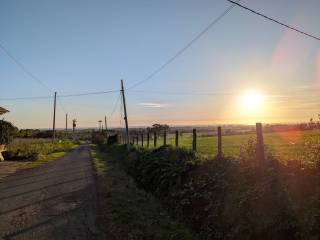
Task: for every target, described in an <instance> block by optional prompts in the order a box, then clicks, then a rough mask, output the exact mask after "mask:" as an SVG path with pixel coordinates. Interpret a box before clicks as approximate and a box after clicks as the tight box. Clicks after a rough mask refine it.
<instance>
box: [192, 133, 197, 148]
mask: <svg viewBox="0 0 320 240" xmlns="http://www.w3.org/2000/svg"><path fill="white" fill-rule="evenodd" d="M192 150H193V151H197V130H196V129H195V128H194V129H193V130H192Z"/></svg>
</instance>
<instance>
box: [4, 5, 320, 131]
mask: <svg viewBox="0 0 320 240" xmlns="http://www.w3.org/2000/svg"><path fill="white" fill-rule="evenodd" d="M241 3H242V4H244V5H245V6H248V7H250V8H252V9H255V10H257V11H260V12H262V13H264V14H265V15H268V16H270V17H273V18H276V19H279V20H281V21H282V22H284V23H287V24H289V25H292V26H295V27H297V28H299V29H302V30H304V31H306V32H308V33H311V34H314V35H316V36H320V29H319V22H320V15H319V9H320V2H319V1H318V0H305V1H302V0H277V1H276V0H269V1H266V0H242V1H241ZM230 5H231V4H230V3H229V2H228V1H226V0H197V1H196V0H162V1H155V0H136V1H130V0H126V1H124V0H117V1H115V0H114V1H108V0H92V1H88V0H55V1H49V0H1V1H0V44H1V45H2V46H3V47H5V49H6V50H7V51H9V52H10V54H11V55H12V56H14V58H15V59H17V60H18V61H19V62H20V63H22V64H23V66H24V67H25V69H27V71H29V72H30V73H31V74H32V75H34V76H35V77H36V78H37V79H38V81H37V80H35V79H33V78H31V77H30V76H29V75H28V74H26V73H25V72H24V71H22V69H21V68H20V67H19V66H18V65H17V64H15V63H14V62H13V61H12V59H10V58H9V57H8V56H7V55H6V54H5V53H4V52H3V51H1V49H0V84H1V85H0V86H1V88H0V106H2V107H5V108H7V109H9V110H10V113H8V114H5V115H2V116H1V117H3V118H4V119H6V120H8V121H11V122H13V123H14V124H15V125H16V126H18V127H19V128H50V127H51V126H52V118H53V92H54V91H57V94H58V103H57V115H56V118H57V124H56V125H57V127H58V128H59V127H60V128H63V127H64V124H65V113H68V116H69V122H70V121H71V120H72V119H77V121H78V127H97V126H98V121H99V120H103V118H104V116H105V115H106V116H107V119H108V125H109V126H114V127H115V126H123V120H121V118H122V117H123V116H121V114H120V113H121V105H122V104H121V101H120V100H119V99H120V98H119V96H120V95H119V94H120V93H119V92H118V90H119V89H120V80H121V79H123V80H124V85H125V88H130V86H133V85H134V84H136V83H137V82H139V81H141V80H143V79H145V78H146V77H147V76H149V75H150V74H151V73H152V72H154V71H155V70H157V69H158V68H159V67H160V66H161V65H162V64H164V63H165V62H166V61H167V60H168V59H170V58H171V57H172V56H173V55H175V54H176V53H177V52H178V51H179V50H180V49H181V48H183V47H184V46H185V45H186V44H187V43H188V42H190V40H191V39H193V38H194V37H195V36H196V35H197V34H198V33H199V32H201V31H202V30H203V29H204V28H205V27H206V26H208V24H209V23H210V22H211V21H213V19H215V18H216V17H217V16H219V15H220V14H221V13H222V12H223V11H225V9H226V8H227V7H228V6H230ZM40 82H41V83H40ZM109 90H117V91H116V92H113V93H108V94H101V95H89V96H81V97H63V98H62V97H61V98H60V97H59V95H68V94H77V93H87V92H100V91H109ZM319 91H320V41H317V40H315V39H311V38H308V37H306V36H304V35H301V34H298V33H296V32H294V31H291V30H289V29H286V28H284V27H282V26H279V25H277V24H275V23H272V22H270V21H267V20H266V19H263V18H261V17H259V16H256V15H254V14H252V13H250V12H248V11H246V10H244V9H241V8H239V7H237V6H236V7H234V8H233V9H232V10H231V11H230V12H229V13H228V14H227V15H226V16H224V17H223V18H222V19H221V20H220V21H219V22H218V23H217V24H215V25H214V26H213V27H212V28H211V29H210V30H209V31H208V32H207V33H206V34H205V35H203V36H202V37H201V38H200V39H199V40H198V41H196V42H195V43H194V44H192V45H191V46H190V47H189V48H188V49H187V50H186V51H185V52H184V53H183V54H182V55H180V56H179V57H178V58H176V59H175V60H174V61H173V62H171V63H170V64H169V65H168V66H166V67H165V68H164V69H162V70H161V71H160V72H158V73H157V74H156V75H154V76H153V77H152V78H151V79H149V80H148V81H145V82H143V83H142V84H140V85H138V86H137V87H135V88H132V89H130V90H128V91H126V92H125V94H126V101H127V109H128V120H129V126H148V125H151V124H153V123H166V124H169V125H202V124H204V125H209V124H228V123H230V124H234V123H245V124H253V123H255V122H257V121H259V122H264V123H287V122H301V121H308V120H309V119H310V118H311V117H313V118H317V114H318V113H320V102H319V100H320V95H319V94H318V93H319ZM29 96H34V97H39V96H40V97H50V98H46V99H33V100H8V99H7V98H15V97H29ZM6 99H7V100H6ZM258 103H259V104H258ZM112 112H113V114H112ZM70 125H71V122H70V123H69V126H70Z"/></svg>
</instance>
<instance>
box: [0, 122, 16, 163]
mask: <svg viewBox="0 0 320 240" xmlns="http://www.w3.org/2000/svg"><path fill="white" fill-rule="evenodd" d="M17 131H18V129H17V128H16V127H15V126H14V125H13V124H12V123H10V122H7V121H4V120H0V161H3V160H4V159H3V156H2V152H3V151H4V150H5V145H7V144H9V143H10V142H11V141H12V140H13V137H14V135H15V134H16V133H17Z"/></svg>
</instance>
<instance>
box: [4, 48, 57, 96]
mask: <svg viewBox="0 0 320 240" xmlns="http://www.w3.org/2000/svg"><path fill="white" fill-rule="evenodd" d="M0 48H1V50H2V51H3V52H4V53H5V54H6V55H7V56H8V57H9V58H10V59H11V60H12V61H13V62H14V63H15V64H16V65H17V66H18V67H19V68H20V69H21V70H22V71H23V72H24V73H25V74H27V75H28V76H29V77H30V78H32V79H33V80H34V81H36V82H37V83H39V84H40V85H42V86H43V87H44V88H46V89H47V90H48V91H49V92H53V91H52V90H51V89H50V88H49V87H48V86H47V85H46V84H45V83H44V82H42V81H41V80H40V79H39V78H37V77H36V76H35V75H34V74H33V73H32V72H30V71H29V70H28V69H27V68H26V67H25V66H24V65H23V64H22V63H21V62H20V61H19V60H18V59H17V58H15V57H14V56H13V55H12V54H11V53H10V52H9V51H8V50H7V49H6V48H5V47H4V46H3V44H1V43H0Z"/></svg>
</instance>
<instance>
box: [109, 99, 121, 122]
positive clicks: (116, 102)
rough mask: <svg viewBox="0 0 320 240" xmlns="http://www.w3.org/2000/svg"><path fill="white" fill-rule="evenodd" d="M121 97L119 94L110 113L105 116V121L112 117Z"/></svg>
mask: <svg viewBox="0 0 320 240" xmlns="http://www.w3.org/2000/svg"><path fill="white" fill-rule="evenodd" d="M120 98H121V94H119V96H118V98H117V100H116V101H115V103H114V105H113V109H112V112H111V113H110V115H109V117H107V121H108V122H109V120H110V119H111V118H112V116H113V114H114V113H115V111H116V109H117V106H118V103H119V100H120Z"/></svg>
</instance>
